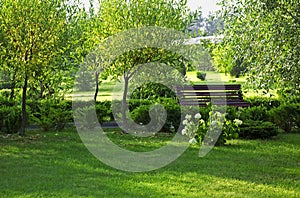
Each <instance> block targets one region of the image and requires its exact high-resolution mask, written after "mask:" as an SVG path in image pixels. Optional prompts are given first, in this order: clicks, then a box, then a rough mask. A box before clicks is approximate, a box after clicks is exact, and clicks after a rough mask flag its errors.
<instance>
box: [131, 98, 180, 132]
mask: <svg viewBox="0 0 300 198" xmlns="http://www.w3.org/2000/svg"><path fill="white" fill-rule="evenodd" d="M161 105H162V106H163V107H164V109H165V110H166V113H167V118H166V122H165V123H164V125H163V127H162V129H161V130H160V131H163V132H173V131H172V127H171V126H174V131H177V130H178V128H179V125H180V120H181V109H180V106H179V105H178V104H177V103H173V104H161ZM150 107H151V105H141V106H139V107H137V108H136V109H134V110H133V111H132V112H131V117H132V119H133V120H134V121H135V122H136V123H143V124H148V123H149V122H150V114H149V113H150ZM156 119H160V118H156Z"/></svg>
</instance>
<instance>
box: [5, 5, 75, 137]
mask: <svg viewBox="0 0 300 198" xmlns="http://www.w3.org/2000/svg"><path fill="white" fill-rule="evenodd" d="M68 8H70V5H69V4H68V2H67V1H64V0H59V1H40V0H3V1H1V9H0V21H1V26H0V32H1V45H0V48H1V49H0V57H1V59H2V66H3V67H2V69H3V70H4V71H5V72H6V73H8V74H9V76H10V77H11V80H12V82H13V84H12V93H13V91H14V87H15V84H16V83H20V84H21V86H22V125H21V129H20V135H24V134H25V126H26V121H27V108H26V103H27V96H28V89H29V88H30V90H31V92H30V94H32V95H37V93H38V95H39V96H40V98H43V97H44V95H45V94H46V92H47V94H48V95H53V94H54V93H55V92H57V91H59V89H58V87H57V86H53V85H54V84H57V83H55V82H60V81H61V78H62V76H63V75H62V71H63V70H64V69H63V66H64V64H63V61H62V58H63V55H64V53H65V50H66V49H67V48H68V44H69V43H68V37H66V31H67V27H68V18H69V17H70V16H71V15H72V13H71V12H69V11H70V10H71V9H68ZM65 69H66V68H65ZM13 97H14V96H13V94H12V96H11V98H13Z"/></svg>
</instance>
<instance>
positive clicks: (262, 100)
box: [245, 96, 281, 110]
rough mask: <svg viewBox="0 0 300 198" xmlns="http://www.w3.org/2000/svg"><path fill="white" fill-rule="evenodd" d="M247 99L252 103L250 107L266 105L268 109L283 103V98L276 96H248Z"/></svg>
mask: <svg viewBox="0 0 300 198" xmlns="http://www.w3.org/2000/svg"><path fill="white" fill-rule="evenodd" d="M245 100H246V101H247V102H248V103H249V104H250V107H258V106H261V107H265V108H267V110H270V109H272V108H275V107H278V106H279V105H280V103H281V99H277V98H274V97H263V96H262V97H260V96H254V97H247V98H245Z"/></svg>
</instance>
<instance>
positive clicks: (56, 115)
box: [30, 99, 72, 131]
mask: <svg viewBox="0 0 300 198" xmlns="http://www.w3.org/2000/svg"><path fill="white" fill-rule="evenodd" d="M32 105H34V106H32V109H31V117H30V118H31V120H32V122H33V123H34V124H37V125H38V126H40V127H41V128H42V129H43V130H44V131H49V130H62V129H63V128H64V127H65V125H66V123H67V122H70V121H72V111H71V109H70V108H71V107H70V106H69V105H68V103H67V102H65V101H64V100H50V99H45V100H39V101H38V102H36V103H35V104H34V103H32Z"/></svg>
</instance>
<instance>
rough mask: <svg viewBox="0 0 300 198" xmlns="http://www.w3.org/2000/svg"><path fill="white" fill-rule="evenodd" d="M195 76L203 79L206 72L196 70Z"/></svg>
mask: <svg viewBox="0 0 300 198" xmlns="http://www.w3.org/2000/svg"><path fill="white" fill-rule="evenodd" d="M197 78H199V79H200V80H202V81H204V80H205V79H206V73H204V72H199V71H198V72H197Z"/></svg>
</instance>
